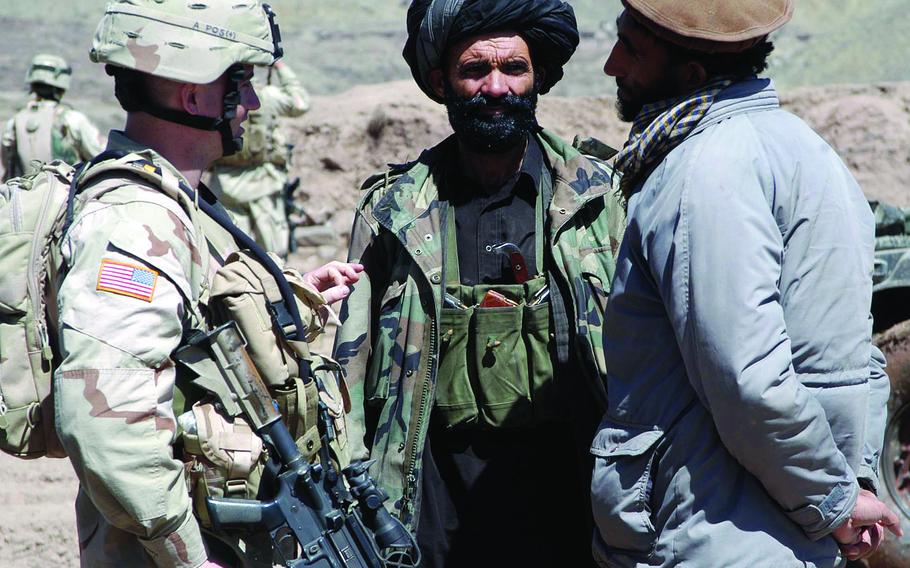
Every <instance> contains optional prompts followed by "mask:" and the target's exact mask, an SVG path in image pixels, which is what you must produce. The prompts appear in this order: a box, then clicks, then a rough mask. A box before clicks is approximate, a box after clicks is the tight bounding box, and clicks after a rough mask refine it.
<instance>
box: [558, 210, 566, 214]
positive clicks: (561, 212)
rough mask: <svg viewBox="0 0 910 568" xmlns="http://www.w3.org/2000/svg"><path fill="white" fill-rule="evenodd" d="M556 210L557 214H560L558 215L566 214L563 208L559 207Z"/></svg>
mask: <svg viewBox="0 0 910 568" xmlns="http://www.w3.org/2000/svg"><path fill="white" fill-rule="evenodd" d="M557 211H559V214H560V215H565V214H566V210H565V209H563V208H559V209H557Z"/></svg>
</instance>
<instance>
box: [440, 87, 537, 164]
mask: <svg viewBox="0 0 910 568" xmlns="http://www.w3.org/2000/svg"><path fill="white" fill-rule="evenodd" d="M538 92H539V89H538V86H537V85H536V84H535V85H534V88H533V89H532V90H531V91H530V92H529V93H527V94H525V95H513V94H508V95H505V96H503V97H491V96H488V95H484V94H482V93H477V94H476V95H474V96H473V97H461V96H458V95H457V94H456V93H455V92H454V91H453V89H452V86H451V85H450V84H449V83H448V82H446V85H445V105H446V110H447V111H448V113H449V124H451V125H452V130H454V131H455V135H456V136H457V137H458V140H459V141H461V143H463V144H465V145H466V146H467V147H468V148H470V149H471V150H473V151H475V152H483V153H493V154H499V153H501V152H505V151H507V150H509V149H511V148H514V147H515V146H517V145H518V144H521V143H522V142H524V141H525V139H526V138H527V136H528V134H530V133H531V132H534V130H536V128H537V115H536V111H537V95H538ZM490 106H495V107H498V108H499V109H500V110H501V111H502V114H501V115H499V116H491V115H488V114H485V113H483V112H482V111H483V109H485V108H487V107H490Z"/></svg>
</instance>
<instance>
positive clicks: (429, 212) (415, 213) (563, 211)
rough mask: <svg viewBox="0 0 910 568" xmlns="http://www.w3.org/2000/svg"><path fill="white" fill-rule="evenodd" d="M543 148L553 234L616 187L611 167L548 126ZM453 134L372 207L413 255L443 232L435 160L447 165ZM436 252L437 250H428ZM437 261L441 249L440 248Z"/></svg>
mask: <svg viewBox="0 0 910 568" xmlns="http://www.w3.org/2000/svg"><path fill="white" fill-rule="evenodd" d="M536 138H537V141H538V142H539V143H540V145H541V147H542V148H543V153H544V160H545V162H546V163H547V165H548V167H549V169H550V173H551V176H552V190H553V193H552V201H551V203H550V207H549V209H548V217H549V218H550V219H552V223H551V231H550V235H551V237H552V236H555V235H556V233H557V232H558V231H559V229H560V228H561V227H562V226H563V225H564V224H565V223H566V222H567V221H568V220H569V219H571V218H572V216H573V215H575V213H577V212H578V210H579V209H581V208H582V207H583V206H584V205H585V204H586V203H588V202H589V201H591V200H593V199H596V198H598V197H601V196H603V195H604V194H606V193H607V192H609V191H612V190H613V186H612V185H611V176H612V170H610V168H609V167H608V166H606V165H605V164H602V163H601V164H595V163H593V162H592V161H591V160H590V159H589V158H587V157H585V156H583V155H582V154H581V153H580V152H579V151H578V150H576V149H575V148H574V147H573V146H572V145H570V144H568V143H566V142H565V141H563V140H562V139H560V138H559V137H558V136H556V135H555V134H553V133H552V132H549V131H547V130H541V131H540V132H539V133H538V134H537V135H536ZM455 144H456V142H455V139H454V136H450V137H449V138H447V139H446V140H444V141H443V142H441V143H440V144H438V145H436V146H434V147H433V148H430V149H429V150H425V151H424V152H423V153H422V154H421V155H420V157H419V158H418V159H417V161H416V162H414V163H413V164H411V165H410V167H409V168H408V169H407V171H405V173H404V174H402V175H401V176H400V177H399V178H398V179H397V180H396V181H395V182H394V183H393V184H392V185H391V187H389V189H388V190H387V191H386V193H385V195H383V197H382V198H381V199H380V200H379V202H378V203H377V204H376V206H375V207H374V208H373V211H372V215H373V217H374V218H375V219H376V221H377V222H378V223H379V224H380V225H382V226H384V227H385V228H386V229H388V230H389V231H391V232H392V233H393V234H395V235H396V236H397V237H398V239H399V240H400V241H401V242H402V243H403V244H405V246H406V247H407V248H408V249H409V251H411V249H412V248H413V249H414V250H413V251H411V252H412V254H413V253H414V252H416V251H417V250H418V249H419V251H420V253H419V254H417V255H415V259H417V260H418V264H421V262H420V259H419V258H418V257H426V256H427V255H426V253H427V250H426V249H430V250H435V249H436V248H438V243H436V245H434V244H432V239H431V238H430V239H428V237H427V235H430V236H431V237H432V236H434V235H440V234H441V230H440V227H441V226H442V225H441V221H440V217H441V215H440V209H441V207H440V203H439V201H438V197H439V193H438V188H437V184H436V182H435V181H434V175H433V174H434V173H435V171H436V170H438V169H441V168H438V167H437V165H440V164H444V163H445V160H446V159H448V158H450V156H451V152H453V151H454V149H455ZM430 256H434V257H435V256H436V255H430ZM438 257H439V258H438V263H439V264H441V262H442V253H441V251H438Z"/></svg>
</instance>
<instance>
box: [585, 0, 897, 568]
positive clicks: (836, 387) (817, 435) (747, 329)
mask: <svg viewBox="0 0 910 568" xmlns="http://www.w3.org/2000/svg"><path fill="white" fill-rule="evenodd" d="M623 4H624V6H625V11H623V12H622V14H621V15H620V17H619V19H618V22H617V25H618V37H619V39H618V41H617V43H616V45H615V46H614V47H613V51H612V52H611V53H610V56H609V58H608V59H607V61H606V64H605V65H604V72H605V73H606V74H607V75H609V76H612V77H615V78H616V84H617V86H618V87H619V94H618V101H619V102H618V109H619V114H620V116H621V117H622V118H623V119H624V120H628V121H632V131H631V134H630V136H629V140H628V142H627V143H626V145H625V147H624V149H623V150H622V152H621V153H620V154H619V155H618V157H617V159H616V168H617V170H618V171H621V172H622V174H623V178H622V182H621V187H622V189H623V194H624V196H625V197H626V198H627V199H628V228H627V229H626V233H625V236H624V237H623V243H622V248H621V250H620V254H619V259H618V261H617V269H616V277H615V278H614V280H613V288H612V295H611V298H610V302H609V304H608V305H607V315H606V323H605V332H604V334H605V341H604V346H605V350H606V354H605V356H606V366H607V369H608V372H607V393H608V398H609V406H608V410H607V413H606V416H605V417H604V420H603V422H602V423H601V425H600V427H599V431H598V433H597V436H596V438H595V439H594V443H593V445H592V449H591V451H592V452H593V453H594V454H595V456H597V458H596V465H595V470H594V479H593V482H592V501H593V505H594V516H595V520H596V522H597V525H598V529H599V530H598V531H597V532H596V533H595V556H596V557H597V558H598V561H599V562H600V563H601V565H603V566H641V567H644V566H666V567H669V566H679V565H691V566H725V567H731V568H736V567H743V568H745V567H754V566H815V567H829V568H830V567H834V566H840V565H842V564H843V562H844V558H843V557H844V556H846V557H847V558H850V559H856V558H859V557H861V556H864V555H867V554H869V553H870V552H871V551H873V550H874V549H875V548H876V547H877V546H878V544H879V543H880V542H881V539H882V537H883V533H884V528H883V527H887V528H888V529H890V530H891V531H893V532H895V533H900V527H899V525H898V519H897V517H896V516H895V515H894V513H892V512H891V511H889V510H888V509H887V507H885V506H884V504H882V503H881V502H880V501H878V500H877V499H876V497H875V495H874V491H875V488H876V482H877V479H878V473H877V470H878V462H879V455H880V451H881V447H882V438H883V434H884V428H885V416H886V402H887V399H888V389H889V386H888V377H887V376H886V375H885V373H884V371H883V367H884V358H883V357H882V354H881V353H880V352H879V351H878V349H876V348H874V347H873V346H872V341H871V335H872V321H871V318H870V316H869V309H870V300H871V294H872V281H871V275H872V261H873V236H874V235H873V231H874V223H873V219H872V213H871V212H870V210H869V206H868V205H867V203H866V200H865V198H864V197H863V193H862V191H861V190H860V188H859V186H858V185H857V183H856V181H855V180H854V179H853V176H852V175H851V174H850V172H849V171H848V170H847V168H846V166H845V165H844V164H843V162H841V160H840V159H839V158H838V157H837V155H836V154H835V152H834V151H833V150H832V149H831V148H830V147H829V146H828V145H827V144H826V143H825V142H824V141H823V140H822V139H821V138H819V137H818V135H816V134H815V133H814V132H812V130H811V129H810V128H809V127H808V126H806V124H805V123H803V122H802V121H801V120H799V119H798V118H796V117H795V116H793V115H791V114H789V113H787V112H785V111H783V110H781V109H780V105H779V101H778V96H777V93H776V91H775V89H774V86H773V84H772V83H771V82H770V81H769V80H768V79H763V78H759V77H757V75H758V74H759V73H761V72H762V71H763V70H764V69H765V68H766V66H767V58H768V55H769V54H770V53H771V51H772V49H773V46H772V44H771V43H770V42H769V41H768V34H769V33H771V32H772V31H774V30H776V29H777V28H779V27H780V26H782V25H783V24H784V23H786V22H787V21H788V20H789V19H790V17H791V15H792V13H793V2H792V0H773V1H769V0H720V1H718V0H714V1H711V2H708V1H693V2H673V1H670V0H623Z"/></svg>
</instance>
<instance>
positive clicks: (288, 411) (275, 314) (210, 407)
mask: <svg viewBox="0 0 910 568" xmlns="http://www.w3.org/2000/svg"><path fill="white" fill-rule="evenodd" d="M273 260H275V261H276V263H277V264H279V266H280V261H279V260H277V259H274V258H273ZM283 271H284V276H285V279H286V281H287V282H288V284H289V285H290V287H291V290H292V291H293V294H294V296H295V300H296V302H297V307H298V311H299V313H300V314H301V315H303V316H304V320H303V321H304V324H305V327H306V330H307V335H306V337H300V338H297V339H293V340H288V339H287V336H286V335H285V334H283V333H281V331H280V330H279V329H278V328H279V327H280V326H281V325H282V323H281V322H282V321H284V320H285V318H283V317H282V315H281V314H280V313H279V312H280V310H281V309H282V308H281V307H282V306H283V304H282V302H281V292H280V290H279V289H278V286H277V284H276V283H275V279H274V278H273V277H272V275H271V274H270V273H269V272H268V270H266V269H265V267H264V266H262V265H261V263H260V262H259V261H258V260H257V259H256V258H255V257H254V256H253V255H252V254H251V253H249V252H248V251H239V252H235V253H232V254H231V255H230V256H229V257H228V258H227V261H226V262H225V264H224V266H222V267H221V268H220V269H219V270H218V272H217V273H216V274H215V276H214V277H213V278H212V285H211V292H210V295H209V301H208V307H209V311H210V317H211V320H212V321H211V324H212V326H213V327H214V326H218V325H221V324H223V323H226V322H228V321H233V322H236V324H237V327H238V329H239V330H240V332H241V333H242V335H243V337H244V339H245V341H246V344H247V347H246V350H247V353H248V354H249V356H250V359H251V360H252V362H253V364H254V365H255V367H256V369H257V371H258V372H259V374H260V375H261V376H262V378H263V380H264V381H265V383H266V385H267V386H268V388H269V392H270V394H271V395H272V397H273V398H274V400H275V403H276V405H277V407H278V410H279V412H280V413H281V416H282V418H283V419H284V421H285V423H286V425H287V426H288V429H289V430H290V433H291V435H292V436H293V437H294V439H295V441H296V442H297V446H298V448H299V449H300V452H301V453H302V454H303V455H304V456H305V457H306V458H307V459H308V460H309V461H314V460H315V459H316V457H317V454H318V453H319V450H320V447H321V442H320V434H319V428H318V424H317V411H318V406H319V402H320V401H322V402H323V403H325V406H326V407H327V409H328V414H329V416H330V418H331V421H332V422H333V424H332V425H333V427H334V432H335V436H336V437H335V439H334V440H333V441H332V443H331V444H330V454H331V456H332V459H333V460H334V461H337V462H338V464H339V465H340V466H341V467H345V466H346V465H347V463H348V461H349V457H348V452H349V451H350V450H349V448H348V447H347V431H346V427H345V426H346V425H345V412H346V410H347V409H349V408H350V402H349V399H348V396H347V390H346V387H345V386H344V380H343V377H342V374H341V368H340V366H339V365H338V364H337V363H336V362H334V361H333V360H331V359H329V358H327V357H322V356H319V355H315V354H312V353H310V351H309V347H308V342H309V341H312V340H313V339H315V337H316V336H317V335H318V334H319V333H321V330H322V327H323V323H322V318H321V317H320V315H319V314H320V313H323V314H327V313H328V312H327V311H326V310H327V309H328V308H327V306H325V302H324V300H323V298H322V296H321V295H320V294H319V293H318V292H316V291H315V290H313V289H312V288H311V287H309V286H308V285H307V284H306V283H305V282H304V280H303V277H302V275H301V274H300V273H299V272H297V271H296V270H293V269H289V268H284V269H283ZM288 325H289V326H290V325H293V324H288ZM181 363H183V364H185V365H187V366H189V367H190V368H192V369H193V370H195V371H197V374H198V375H200V378H198V379H196V382H197V383H199V385H200V386H202V387H203V388H206V389H207V390H209V391H211V392H218V389H219V388H220V385H206V384H202V383H201V382H200V381H204V380H205V378H204V375H205V374H208V375H211V374H212V373H205V369H204V368H203V367H198V366H194V363H192V362H187V361H181ZM205 364H207V363H205V361H201V362H197V365H205ZM218 380H220V379H218ZM317 384H320V385H322V386H323V388H322V389H320V388H318V386H317ZM218 398H220V397H219V396H213V397H209V396H206V397H205V398H203V399H202V400H201V401H199V402H197V403H196V404H195V405H194V406H193V408H192V416H188V414H189V413H187V414H185V415H182V416H181V417H180V418H181V419H182V420H181V427H182V430H183V432H184V435H183V441H184V450H185V452H184V453H185V457H184V459H185V461H186V462H187V464H188V471H189V474H190V484H189V485H190V487H191V488H192V490H193V499H194V503H195V504H196V505H199V506H198V507H197V513H198V514H200V515H201V517H200V518H202V519H203V522H205V520H206V519H207V517H206V516H205V497H207V496H214V497H220V496H224V497H238V498H247V499H251V498H255V497H256V494H257V491H258V482H259V477H260V475H261V471H262V460H260V457H263V456H262V452H261V440H260V439H259V437H258V436H257V435H256V434H255V433H254V432H252V430H251V429H250V428H249V426H248V425H247V423H246V422H245V421H244V419H243V417H242V416H233V417H231V416H226V414H228V413H227V412H220V411H219V412H216V411H215V409H217V404H213V403H214V400H215V399H218ZM219 410H220V409H219ZM202 419H204V422H202V421H201V420H202ZM251 440H252V441H251Z"/></svg>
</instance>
